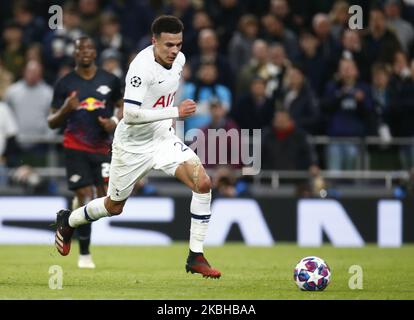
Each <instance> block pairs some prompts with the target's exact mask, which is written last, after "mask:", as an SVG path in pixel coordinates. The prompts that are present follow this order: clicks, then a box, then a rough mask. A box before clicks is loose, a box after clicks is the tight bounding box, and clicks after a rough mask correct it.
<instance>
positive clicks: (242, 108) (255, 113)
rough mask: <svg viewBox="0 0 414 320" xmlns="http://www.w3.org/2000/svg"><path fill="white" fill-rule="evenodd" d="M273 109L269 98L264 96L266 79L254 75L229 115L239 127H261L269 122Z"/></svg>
mask: <svg viewBox="0 0 414 320" xmlns="http://www.w3.org/2000/svg"><path fill="white" fill-rule="evenodd" d="M273 113H274V109H273V105H272V100H271V98H268V97H266V80H264V79H263V78H260V77H256V78H254V79H253V80H252V82H251V84H250V88H249V91H248V92H247V93H245V94H244V95H242V96H241V97H240V98H239V99H238V100H237V102H236V104H235V105H234V107H233V108H232V110H231V117H232V118H233V119H234V120H235V121H236V122H237V124H238V126H239V127H240V128H241V129H249V130H250V134H252V133H253V131H252V129H261V128H263V127H265V126H268V125H270V124H271V119H272V117H273Z"/></svg>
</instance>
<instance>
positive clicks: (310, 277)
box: [293, 257, 331, 291]
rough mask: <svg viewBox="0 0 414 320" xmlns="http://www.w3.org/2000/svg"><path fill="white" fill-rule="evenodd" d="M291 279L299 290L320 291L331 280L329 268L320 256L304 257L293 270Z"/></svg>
mask: <svg viewBox="0 0 414 320" xmlns="http://www.w3.org/2000/svg"><path fill="white" fill-rule="evenodd" d="M293 279H294V280H295V282H296V284H297V286H298V287H299V289H301V290H304V291H321V290H324V289H325V288H326V287H327V286H328V284H329V282H330V280H331V270H330V268H329V266H328V264H327V263H326V262H325V261H323V260H322V259H321V258H318V257H305V258H303V259H302V260H300V261H299V263H298V264H297V265H296V267H295V270H293Z"/></svg>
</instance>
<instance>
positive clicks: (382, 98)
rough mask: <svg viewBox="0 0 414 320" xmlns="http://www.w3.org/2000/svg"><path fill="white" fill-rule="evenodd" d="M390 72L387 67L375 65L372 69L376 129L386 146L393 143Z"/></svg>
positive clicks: (372, 93) (372, 94)
mask: <svg viewBox="0 0 414 320" xmlns="http://www.w3.org/2000/svg"><path fill="white" fill-rule="evenodd" d="M389 80H390V72H389V70H388V68H387V66H386V65H382V64H374V65H373V67H372V86H371V96H372V102H373V108H374V112H375V116H376V123H375V125H376V128H377V132H378V135H379V137H380V138H381V141H382V142H383V143H384V144H387V143H389V142H391V139H392V136H391V130H390V126H389V121H390V119H389V113H390V90H389Z"/></svg>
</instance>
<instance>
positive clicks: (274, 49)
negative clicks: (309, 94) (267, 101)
mask: <svg viewBox="0 0 414 320" xmlns="http://www.w3.org/2000/svg"><path fill="white" fill-rule="evenodd" d="M269 62H270V63H271V65H272V66H274V67H275V70H276V74H274V75H273V76H272V77H270V78H269V79H268V80H267V86H266V95H267V96H268V97H274V96H275V95H277V94H278V92H279V91H280V90H281V89H282V87H283V86H282V82H283V78H284V77H285V74H286V70H287V69H288V68H289V67H290V65H291V62H290V60H289V59H288V57H287V55H286V50H285V47H283V46H282V45H281V44H278V43H274V44H272V45H271V46H270V47H269Z"/></svg>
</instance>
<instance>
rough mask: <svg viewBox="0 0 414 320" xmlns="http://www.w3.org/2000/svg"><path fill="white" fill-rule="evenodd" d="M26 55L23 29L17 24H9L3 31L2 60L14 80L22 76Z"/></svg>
mask: <svg viewBox="0 0 414 320" xmlns="http://www.w3.org/2000/svg"><path fill="white" fill-rule="evenodd" d="M25 55H26V47H25V46H24V44H23V31H22V28H21V27H20V25H19V24H18V23H17V22H8V23H7V24H6V25H5V27H4V29H3V43H2V48H1V52H0V59H1V60H2V61H3V66H4V67H5V68H6V69H7V70H8V71H10V72H11V73H12V74H13V78H14V79H19V78H20V77H21V76H22V72H23V68H24V62H25V60H24V58H25Z"/></svg>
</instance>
